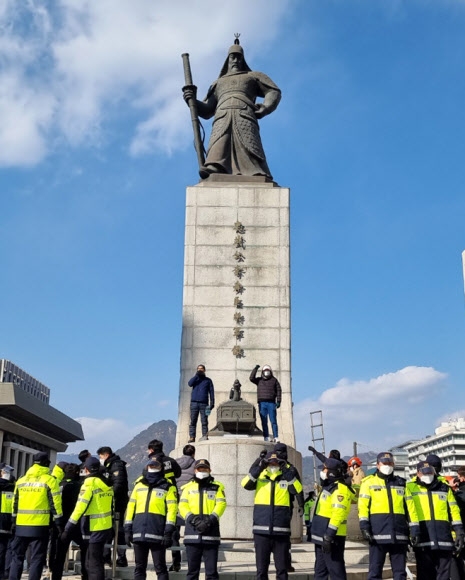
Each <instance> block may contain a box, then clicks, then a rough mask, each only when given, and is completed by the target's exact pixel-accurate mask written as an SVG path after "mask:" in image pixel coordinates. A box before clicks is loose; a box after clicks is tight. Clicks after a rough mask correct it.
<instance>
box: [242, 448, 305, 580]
mask: <svg viewBox="0 0 465 580" xmlns="http://www.w3.org/2000/svg"><path fill="white" fill-rule="evenodd" d="M242 487H244V489H247V490H251V491H252V490H253V491H255V498H254V510H253V528H252V531H253V534H254V546H255V562H256V566H257V580H267V579H268V568H269V566H270V556H271V553H273V558H274V563H275V568H276V578H277V579H278V580H287V578H288V571H287V570H288V551H289V538H290V535H291V514H292V510H291V506H292V499H293V496H300V497H301V501H302V505H303V491H302V484H301V483H300V481H299V480H298V479H297V478H296V477H295V473H294V472H293V471H290V470H288V469H287V468H286V461H285V460H284V459H281V458H279V457H278V455H277V454H276V453H274V452H269V453H267V455H266V456H265V457H263V458H262V459H261V460H260V462H258V463H257V461H255V462H254V463H253V464H252V466H251V468H250V471H249V473H248V475H246V476H245V477H244V479H243V480H242Z"/></svg>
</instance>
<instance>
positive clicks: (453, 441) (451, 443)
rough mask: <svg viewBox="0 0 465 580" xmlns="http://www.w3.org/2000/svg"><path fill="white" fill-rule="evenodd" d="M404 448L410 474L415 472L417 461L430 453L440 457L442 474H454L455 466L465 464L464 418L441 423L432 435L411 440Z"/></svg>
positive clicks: (455, 471)
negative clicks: (406, 453)
mask: <svg viewBox="0 0 465 580" xmlns="http://www.w3.org/2000/svg"><path fill="white" fill-rule="evenodd" d="M406 449H407V452H408V458H409V471H410V475H412V476H413V475H414V474H415V473H416V465H417V463H418V462H419V461H422V460H424V459H425V458H426V456H427V455H429V454H430V453H434V454H435V455H437V456H438V457H440V458H441V460H442V473H443V474H444V475H455V474H456V473H457V467H459V466H461V465H465V419H464V418H463V417H459V418H458V419H451V420H450V421H445V422H443V423H441V425H440V426H439V427H437V428H436V429H435V431H434V435H429V436H428V437H425V438H424V439H421V440H420V441H415V442H412V443H410V444H409V445H407V446H406Z"/></svg>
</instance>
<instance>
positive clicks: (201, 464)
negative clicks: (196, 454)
mask: <svg viewBox="0 0 465 580" xmlns="http://www.w3.org/2000/svg"><path fill="white" fill-rule="evenodd" d="M198 467H206V468H208V469H211V467H210V462H209V461H208V460H207V459H197V461H196V462H195V463H194V469H197V468H198Z"/></svg>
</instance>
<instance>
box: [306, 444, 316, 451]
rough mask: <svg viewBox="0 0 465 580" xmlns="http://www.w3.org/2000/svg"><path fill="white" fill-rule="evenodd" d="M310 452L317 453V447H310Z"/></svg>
mask: <svg viewBox="0 0 465 580" xmlns="http://www.w3.org/2000/svg"><path fill="white" fill-rule="evenodd" d="M308 450H309V451H311V452H312V453H316V449H315V447H312V446H311V445H309V446H308Z"/></svg>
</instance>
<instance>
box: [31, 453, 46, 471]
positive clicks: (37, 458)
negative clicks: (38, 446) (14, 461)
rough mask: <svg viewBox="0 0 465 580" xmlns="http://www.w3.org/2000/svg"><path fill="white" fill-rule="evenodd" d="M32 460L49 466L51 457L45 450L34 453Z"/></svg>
mask: <svg viewBox="0 0 465 580" xmlns="http://www.w3.org/2000/svg"><path fill="white" fill-rule="evenodd" d="M32 461H33V462H34V463H38V464H39V465H41V466H42V467H48V466H49V465H50V459H49V456H48V453H46V452H45V451H39V453H36V454H35V455H33V456H32Z"/></svg>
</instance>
